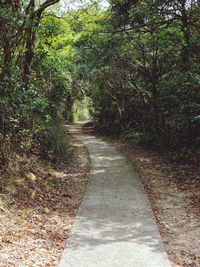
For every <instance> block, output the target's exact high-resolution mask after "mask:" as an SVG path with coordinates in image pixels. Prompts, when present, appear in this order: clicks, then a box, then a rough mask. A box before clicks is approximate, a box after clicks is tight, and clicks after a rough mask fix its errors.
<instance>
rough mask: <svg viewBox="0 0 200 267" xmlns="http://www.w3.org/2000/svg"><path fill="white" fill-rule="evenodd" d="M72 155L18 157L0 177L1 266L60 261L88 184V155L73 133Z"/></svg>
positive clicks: (43, 263)
mask: <svg viewBox="0 0 200 267" xmlns="http://www.w3.org/2000/svg"><path fill="white" fill-rule="evenodd" d="M69 138H70V139H71V147H70V160H69V162H65V163H57V164H53V163H50V162H48V161H41V160H39V159H38V158H37V157H36V156H35V157H34V156H31V157H30V158H19V159H18V161H17V163H16V165H15V166H11V167H9V168H8V169H7V171H6V172H5V170H4V173H1V179H0V190H1V192H0V266H1V267H11V266H12V267H13V266H26V267H28V266H30V267H36V266H37V267H39V266H43V267H44V266H51V267H52V266H56V265H57V264H58V261H59V258H60V256H61V253H62V251H63V249H64V246H65V243H66V240H67V238H68V234H69V231H70V228H71V225H72V223H73V221H74V219H75V216H76V213H77V210H78V207H79V204H80V201H81V199H82V196H83V194H84V191H85V188H86V184H87V173H88V171H89V166H90V164H89V162H90V161H89V155H88V152H87V150H86V148H85V147H84V146H83V144H81V143H80V142H78V141H77V140H76V139H74V138H73V137H71V136H69Z"/></svg>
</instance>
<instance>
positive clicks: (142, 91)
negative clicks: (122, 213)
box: [0, 0, 200, 164]
mask: <svg viewBox="0 0 200 267" xmlns="http://www.w3.org/2000/svg"><path fill="white" fill-rule="evenodd" d="M57 2H59V0H46V1H44V2H43V3H42V4H40V5H39V4H38V3H37V1H34V0H30V1H20V0H19V1H18V0H14V1H2V2H1V3H0V11H1V12H0V36H1V38H0V62H1V69H0V90H1V93H0V110H1V112H0V125H1V129H0V131H1V132H0V137H1V140H0V151H1V162H2V163H3V164H6V162H8V159H9V158H10V155H11V154H13V152H17V153H30V152H33V151H37V152H39V153H41V154H43V155H48V156H52V157H58V156H64V155H65V154H66V147H67V144H66V141H65V137H64V128H63V126H62V125H63V123H64V121H66V120H68V121H69V120H72V119H73V114H72V113H73V112H72V107H73V103H74V101H77V100H80V101H81V100H82V99H84V98H85V97H87V99H89V104H88V107H89V109H90V113H91V115H92V116H93V117H94V118H96V119H97V121H98V124H99V125H100V129H101V130H102V131H104V132H106V133H111V134H120V135H122V136H123V137H124V138H128V139H131V140H133V141H135V142H137V143H141V144H143V145H146V146H151V147H155V148H156V149H165V151H167V152H168V153H169V154H171V155H172V156H177V155H178V156H179V158H187V159H192V160H194V159H197V157H198V154H199V153H200V151H199V145H200V137H199V133H200V90H199V89H200V63H199V62H200V17H199V12H200V5H199V2H198V1H185V0H177V1H160V0H156V1H151V0H145V1H133V0H110V7H109V8H108V9H107V10H103V9H102V8H101V6H100V4H99V3H98V1H92V2H91V3H90V4H87V5H86V4H85V5H84V6H82V7H81V8H79V9H76V10H71V11H68V12H64V13H63V10H62V8H61V10H59V8H58V6H57V4H56V3H57ZM55 4H56V5H55ZM50 6H53V8H52V7H51V8H50V9H49V8H48V7H50ZM87 102H88V101H87Z"/></svg>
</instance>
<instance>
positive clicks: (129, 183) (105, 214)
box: [59, 127, 170, 267]
mask: <svg viewBox="0 0 200 267" xmlns="http://www.w3.org/2000/svg"><path fill="white" fill-rule="evenodd" d="M71 132H73V133H75V134H76V135H77V136H78V138H79V139H80V140H81V141H83V142H84V143H85V144H86V146H87V147H88V150H89V152H90V155H91V164H92V166H91V173H90V178H89V183H88V187H87V190H86V194H85V197H84V199H83V202H82V204H81V207H80V210H79V213H78V216H77V218H76V221H75V224H74V226H73V229H72V232H71V236H70V238H69V240H68V243H67V247H66V249H65V251H64V253H63V257H62V259H61V262H60V265H59V267H64V266H70V267H76V266H77V267H95V266H97V267H98V266H99V267H100V266H102V267H107V266H108V267H117V266H119V267H122V266H126V267H128V266H130V267H137V266H138V267H169V266H170V264H169V261H168V258H167V255H166V252H165V249H164V247H163V244H162V241H161V237H160V235H159V232H158V230H157V226H156V223H155V221H154V217H153V214H152V211H151V207H150V204H149V201H148V199H147V196H146V194H145V191H144V189H143V187H142V185H141V183H140V182H139V180H138V178H137V176H136V174H135V172H134V170H133V169H132V167H131V166H130V164H129V163H128V162H127V161H126V159H125V157H124V156H123V155H122V154H121V153H119V152H118V151H117V150H116V149H115V148H113V147H112V146H110V145H108V144H107V143H106V142H104V141H102V140H101V139H99V138H96V137H94V136H90V135H85V134H82V133H81V134H80V128H79V127H75V128H71Z"/></svg>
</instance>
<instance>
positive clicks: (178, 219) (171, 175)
mask: <svg viewBox="0 0 200 267" xmlns="http://www.w3.org/2000/svg"><path fill="white" fill-rule="evenodd" d="M105 139H106V140H107V141H109V142H111V143H112V145H114V146H115V147H117V148H118V149H119V150H121V152H122V153H124V154H125V155H126V157H127V158H128V159H129V161H130V162H131V163H132V164H133V166H134V167H135V169H136V171H137V173H138V176H139V178H140V180H141V181H142V183H143V186H144V188H145V190H146V193H147V195H148V198H149V200H150V202H151V206H152V209H153V212H154V216H155V218H156V222H157V224H158V227H159V231H160V233H161V236H162V238H163V241H164V244H165V247H166V250H167V253H168V255H169V258H170V260H171V263H172V266H173V267H199V266H200V177H199V173H198V171H197V168H195V167H194V166H189V165H180V164H176V163H174V164H173V163H170V162H169V161H167V160H166V159H165V158H164V157H162V156H160V155H159V154H158V153H155V152H152V151H149V150H147V149H144V148H141V147H139V146H137V145H134V144H131V143H130V142H124V141H120V140H118V139H114V140H111V139H109V138H105Z"/></svg>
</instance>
